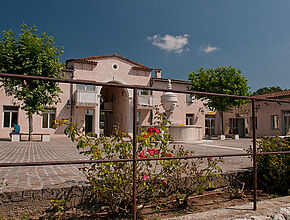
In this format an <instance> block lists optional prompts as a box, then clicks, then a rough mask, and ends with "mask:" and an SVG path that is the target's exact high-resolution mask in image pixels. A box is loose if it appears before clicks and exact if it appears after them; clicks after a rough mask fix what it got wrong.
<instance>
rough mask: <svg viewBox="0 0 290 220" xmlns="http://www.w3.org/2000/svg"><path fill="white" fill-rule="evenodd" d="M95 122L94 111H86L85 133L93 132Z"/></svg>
mask: <svg viewBox="0 0 290 220" xmlns="http://www.w3.org/2000/svg"><path fill="white" fill-rule="evenodd" d="M93 122H94V110H93V109H86V110H85V133H86V134H87V133H90V132H93V124H94V123H93Z"/></svg>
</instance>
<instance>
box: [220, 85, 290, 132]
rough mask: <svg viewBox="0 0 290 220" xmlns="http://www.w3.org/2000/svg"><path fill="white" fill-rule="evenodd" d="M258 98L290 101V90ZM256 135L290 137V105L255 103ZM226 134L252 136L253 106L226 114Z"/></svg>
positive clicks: (248, 105)
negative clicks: (277, 134)
mask: <svg viewBox="0 0 290 220" xmlns="http://www.w3.org/2000/svg"><path fill="white" fill-rule="evenodd" d="M254 97H257V98H270V99H282V100H283V99H285V100H287V101H290V90H286V91H282V92H274V93H268V94H263V95H256V96H254ZM255 113H256V134H257V136H258V137H261V136H273V135H275V134H276V133H277V132H278V133H279V134H280V135H290V104H289V103H282V102H281V103H280V102H265V101H256V102H255ZM224 128H225V134H239V135H240V137H247V136H250V137H251V136H252V105H251V103H249V104H247V105H243V106H242V107H241V108H234V109H233V111H232V112H228V113H224Z"/></svg>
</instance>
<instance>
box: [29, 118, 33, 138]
mask: <svg viewBox="0 0 290 220" xmlns="http://www.w3.org/2000/svg"><path fill="white" fill-rule="evenodd" d="M28 124H29V127H28V141H32V139H31V133H32V131H33V121H32V114H29V115H28Z"/></svg>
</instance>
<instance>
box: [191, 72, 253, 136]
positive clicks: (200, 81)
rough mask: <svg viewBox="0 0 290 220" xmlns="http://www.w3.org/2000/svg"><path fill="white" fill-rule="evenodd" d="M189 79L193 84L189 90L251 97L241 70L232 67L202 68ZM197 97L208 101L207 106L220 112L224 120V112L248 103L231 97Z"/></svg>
mask: <svg viewBox="0 0 290 220" xmlns="http://www.w3.org/2000/svg"><path fill="white" fill-rule="evenodd" d="M188 78H189V80H190V83H191V86H190V87H188V89H189V90H192V91H200V92H211V93H221V94H229V95H242V96H249V95H250V92H249V88H250V87H249V86H248V80H247V79H246V78H245V77H244V76H243V75H242V73H241V71H240V70H239V69H236V68H234V67H232V66H221V67H216V68H206V69H205V68H202V67H200V68H198V69H197V70H196V71H195V72H192V73H189V76H188ZM196 97H197V98H206V99H208V102H207V106H208V107H210V108H215V109H216V110H217V111H219V112H220V114H221V118H222V119H223V117H222V116H223V114H222V112H227V111H230V110H231V109H232V108H233V107H234V106H241V105H242V104H245V103H246V100H244V99H236V98H229V97H217V96H202V95H196ZM222 126H223V125H222ZM222 132H223V127H222Z"/></svg>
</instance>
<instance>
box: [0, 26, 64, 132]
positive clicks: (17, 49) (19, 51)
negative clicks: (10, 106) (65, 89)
mask: <svg viewBox="0 0 290 220" xmlns="http://www.w3.org/2000/svg"><path fill="white" fill-rule="evenodd" d="M62 53H63V50H62V49H60V48H58V47H57V46H56V45H55V43H54V40H53V37H51V36H48V35H47V34H46V33H42V34H38V33H37V29H36V27H35V26H33V27H28V26H27V25H25V24H22V29H21V33H20V34H18V35H16V34H15V33H13V31H12V30H9V31H3V35H2V38H1V40H0V72H3V73H10V74H20V75H31V76H46V77H54V78H60V77H61V74H60V73H61V71H62V69H63V67H64V65H63V64H62V63H61V62H60V56H61V54H62ZM1 86H4V88H5V90H6V92H7V91H9V92H11V93H12V94H13V96H14V98H15V103H17V104H18V105H19V106H20V107H21V108H22V109H23V110H25V111H26V112H27V115H28V118H29V133H30V134H31V132H32V115H33V114H34V113H37V114H41V113H42V112H45V111H47V110H48V109H49V108H51V107H52V106H53V105H54V104H56V103H57V102H59V101H60V98H59V93H60V92H61V89H60V88H59V87H58V85H57V84H56V83H53V82H43V81H37V80H33V81H31V80H19V79H14V78H4V79H2V84H1Z"/></svg>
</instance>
